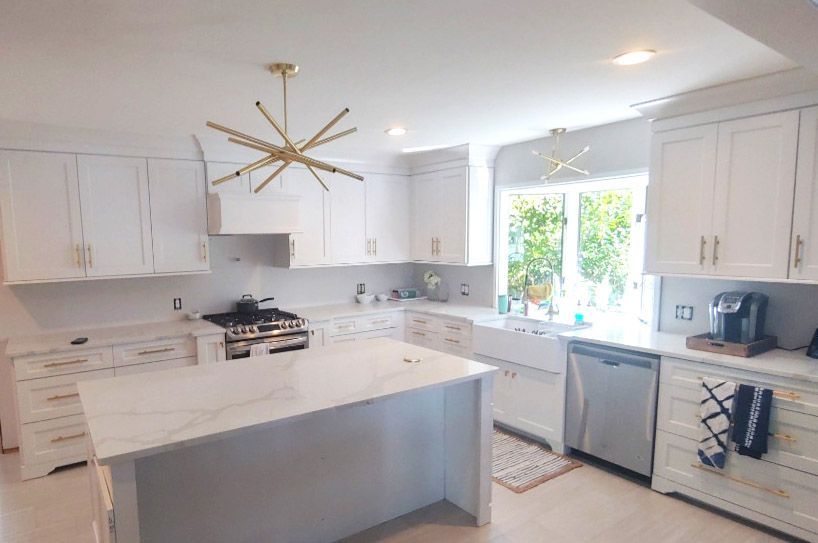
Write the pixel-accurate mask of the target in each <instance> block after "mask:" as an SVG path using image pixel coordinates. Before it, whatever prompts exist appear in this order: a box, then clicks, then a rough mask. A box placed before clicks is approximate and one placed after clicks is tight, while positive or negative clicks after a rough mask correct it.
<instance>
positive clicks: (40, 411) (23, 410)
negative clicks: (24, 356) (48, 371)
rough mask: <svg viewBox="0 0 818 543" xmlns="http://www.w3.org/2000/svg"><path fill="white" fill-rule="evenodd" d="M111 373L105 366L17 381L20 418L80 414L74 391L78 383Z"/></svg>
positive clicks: (51, 417)
mask: <svg viewBox="0 0 818 543" xmlns="http://www.w3.org/2000/svg"><path fill="white" fill-rule="evenodd" d="M113 376H114V370H113V369H104V370H94V371H84V372H82V373H75V374H69V375H56V376H54V377H45V378H43V379H29V380H28V381H20V382H19V383H17V399H18V402H19V408H20V422H23V423H26V422H37V421H41V420H48V419H55V418H57V417H65V416H68V415H80V414H82V404H81V403H80V398H79V393H78V392H77V383H78V382H79V381H90V380H92V379H104V378H106V377H113Z"/></svg>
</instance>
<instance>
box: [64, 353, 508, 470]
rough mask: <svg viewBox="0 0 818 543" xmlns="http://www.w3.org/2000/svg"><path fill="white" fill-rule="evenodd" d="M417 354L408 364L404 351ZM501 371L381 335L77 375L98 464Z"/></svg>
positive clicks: (136, 456) (211, 439)
mask: <svg viewBox="0 0 818 543" xmlns="http://www.w3.org/2000/svg"><path fill="white" fill-rule="evenodd" d="M407 357H408V358H420V359H421V362H418V363H408V362H406V361H404V358H407ZM496 369H497V368H495V367H493V366H488V365H486V364H481V363H479V362H474V361H471V360H466V359H465V358H460V357H457V356H452V355H448V354H444V353H441V352H438V351H433V350H430V349H425V348H423V347H417V346H414V345H409V344H407V343H401V342H399V341H395V340H392V339H387V338H379V339H373V340H370V341H367V342H366V343H365V344H361V343H354V344H345V345H334V346H332V347H328V348H326V349H321V350H309V349H307V350H303V351H290V352H285V353H278V354H273V355H268V356H259V357H254V358H249V359H244V360H233V361H231V362H223V363H220V364H208V365H202V366H189V367H185V368H177V369H171V370H166V371H160V372H152V373H143V374H137V375H128V376H121V377H116V378H112V379H99V380H94V381H82V382H80V383H79V385H78V387H79V392H80V399H81V401H82V406H83V411H84V412H85V417H86V419H87V421H88V428H89V431H90V437H91V441H92V443H93V445H94V450H95V452H96V455H97V458H99V460H100V462H101V463H103V464H111V463H116V462H119V461H125V460H131V459H135V458H140V457H144V456H150V455H153V454H157V453H160V452H164V451H169V450H174V449H179V448H183V447H188V446H191V445H195V444H199V443H206V442H210V441H215V440H217V439H223V438H226V437H230V436H233V435H237V434H238V433H240V432H246V431H251V430H254V429H260V428H264V427H267V426H270V425H273V424H275V423H279V422H282V421H285V420H288V419H292V418H295V417H300V416H306V415H310V414H313V413H317V412H320V411H324V410H328V409H334V408H337V407H341V406H345V405H351V404H356V403H361V402H368V401H372V400H378V399H384V398H387V397H390V396H394V395H397V394H402V393H406V392H411V391H415V390H421V389H428V388H434V387H440V386H446V385H451V384H455V383H458V382H464V381H468V380H473V379H480V378H482V377H485V376H487V375H489V374H491V373H492V372H494V371H496Z"/></svg>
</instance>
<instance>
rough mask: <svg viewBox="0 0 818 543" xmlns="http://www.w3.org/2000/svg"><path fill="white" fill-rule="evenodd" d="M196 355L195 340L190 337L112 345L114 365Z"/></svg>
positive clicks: (127, 364)
mask: <svg viewBox="0 0 818 543" xmlns="http://www.w3.org/2000/svg"><path fill="white" fill-rule="evenodd" d="M188 356H196V341H195V340H194V339H193V338H190V337H178V338H171V339H166V340H162V341H146V342H144V343H131V344H130V345H117V346H115V347H114V365H115V366H129V365H131V364H143V363H145V362H156V361H158V360H170V359H173V358H184V357H188Z"/></svg>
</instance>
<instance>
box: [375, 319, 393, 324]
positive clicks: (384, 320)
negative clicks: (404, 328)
mask: <svg viewBox="0 0 818 543" xmlns="http://www.w3.org/2000/svg"><path fill="white" fill-rule="evenodd" d="M387 322H389V319H378V320H376V321H372V324H386V323H387Z"/></svg>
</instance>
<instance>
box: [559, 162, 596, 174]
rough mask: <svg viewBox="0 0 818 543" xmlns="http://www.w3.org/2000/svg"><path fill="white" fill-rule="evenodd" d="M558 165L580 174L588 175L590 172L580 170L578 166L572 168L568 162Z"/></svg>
mask: <svg viewBox="0 0 818 543" xmlns="http://www.w3.org/2000/svg"><path fill="white" fill-rule="evenodd" d="M560 166H564V167H566V168H568V169H569V170H573V171H575V172H577V173H581V174H582V175H589V174H590V172H589V171H588V170H580V169H579V168H574V167H573V166H571V165H570V164H561V165H560Z"/></svg>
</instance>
